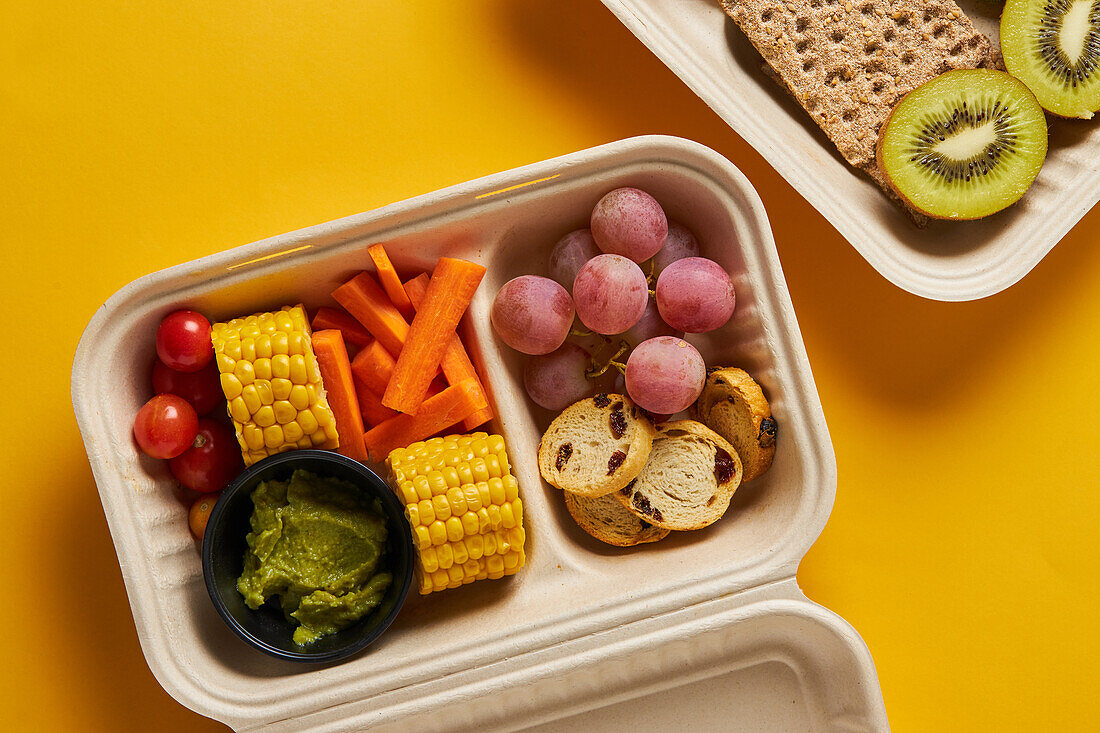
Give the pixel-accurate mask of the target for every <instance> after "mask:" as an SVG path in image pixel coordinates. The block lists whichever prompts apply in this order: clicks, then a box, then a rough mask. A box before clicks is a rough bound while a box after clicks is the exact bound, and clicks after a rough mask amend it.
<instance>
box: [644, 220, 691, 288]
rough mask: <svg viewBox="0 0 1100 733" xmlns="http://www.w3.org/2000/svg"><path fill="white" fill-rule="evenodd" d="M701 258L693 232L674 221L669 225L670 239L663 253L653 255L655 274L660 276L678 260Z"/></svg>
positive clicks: (667, 240)
mask: <svg viewBox="0 0 1100 733" xmlns="http://www.w3.org/2000/svg"><path fill="white" fill-rule="evenodd" d="M698 256H699V242H698V241H697V240H696V239H695V235H694V234H692V233H691V230H690V229H688V228H687V227H685V226H684V225H683V224H678V223H676V222H674V221H670V222H669V223H668V237H667V238H666V239H665V246H664V247H661V251H660V252H658V253H657V254H655V255H653V274H655V275H660V274H661V273H662V272H664V269H665V268H666V267H668V266H669V265H671V264H672V263H673V262H675V261H676V260H682V259H684V258H685V257H698Z"/></svg>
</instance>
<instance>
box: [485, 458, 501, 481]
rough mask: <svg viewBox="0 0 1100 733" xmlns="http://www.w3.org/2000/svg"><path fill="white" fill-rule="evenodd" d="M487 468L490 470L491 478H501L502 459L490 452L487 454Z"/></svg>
mask: <svg viewBox="0 0 1100 733" xmlns="http://www.w3.org/2000/svg"><path fill="white" fill-rule="evenodd" d="M485 470H486V471H488V472H489V478H490V479H498V480H499V479H500V476H501V473H500V459H499V458H497V457H496V456H495V455H493V454H492V453H490V454H489V455H487V456H485Z"/></svg>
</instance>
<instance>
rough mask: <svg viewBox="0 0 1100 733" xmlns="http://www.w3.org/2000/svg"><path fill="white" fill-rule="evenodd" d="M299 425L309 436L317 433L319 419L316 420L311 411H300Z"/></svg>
mask: <svg viewBox="0 0 1100 733" xmlns="http://www.w3.org/2000/svg"><path fill="white" fill-rule="evenodd" d="M298 424H299V425H301V426H302V430H304V431H305V432H306V434H307V435H310V434H312V433H315V432H317V428H318V425H317V418H315V417H314V416H313V413H312V412H310V411H309V410H299V411H298Z"/></svg>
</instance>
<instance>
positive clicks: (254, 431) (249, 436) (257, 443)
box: [241, 425, 264, 450]
mask: <svg viewBox="0 0 1100 733" xmlns="http://www.w3.org/2000/svg"><path fill="white" fill-rule="evenodd" d="M241 434H242V435H243V436H244V442H245V445H246V446H248V449H249V450H260V449H261V448H263V447H264V432H263V431H262V430H260V429H259V428H258V427H256V426H255V425H246V426H245V427H244V430H243V431H241Z"/></svg>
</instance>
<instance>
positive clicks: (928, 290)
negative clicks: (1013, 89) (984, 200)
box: [603, 0, 1100, 301]
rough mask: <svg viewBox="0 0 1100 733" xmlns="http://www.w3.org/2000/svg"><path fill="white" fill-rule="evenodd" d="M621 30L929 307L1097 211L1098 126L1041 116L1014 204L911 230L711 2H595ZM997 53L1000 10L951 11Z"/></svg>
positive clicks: (995, 283)
mask: <svg viewBox="0 0 1100 733" xmlns="http://www.w3.org/2000/svg"><path fill="white" fill-rule="evenodd" d="M603 3H604V5H606V6H607V7H608V8H609V9H610V10H611V11H612V12H613V13H614V14H615V15H616V16H617V17H618V18H619V20H621V21H622V22H623V24H624V25H626V27H627V28H629V29H630V30H631V32H633V33H634V35H635V36H637V37H638V39H639V40H641V41H642V43H644V44H645V45H646V46H647V47H648V48H649V50H651V51H652V52H653V53H654V54H655V55H656V56H657V57H658V58H659V59H661V60H662V61H663V62H664V63H665V64H666V65H667V66H668V67H669V68H670V69H671V70H672V71H673V72H674V73H675V74H676V75H677V76H679V77H680V78H681V79H682V80H683V81H684V83H685V84H687V85H688V86H689V87H691V89H692V90H693V91H694V92H695V93H696V94H698V95H699V97H700V98H701V99H702V100H703V101H704V102H706V103H707V104H708V105H710V107H711V108H712V109H713V110H714V111H715V112H717V113H718V115H719V116H720V117H721V118H722V119H724V120H725V121H726V122H727V123H728V124H729V126H730V127H732V128H733V129H734V131H736V132H737V134H738V135H740V136H741V137H742V138H744V139H745V142H747V143H748V144H749V145H752V146H753V147H754V148H756V150H757V151H758V152H759V153H760V154H761V155H762V156H764V158H765V159H766V160H767V161H768V162H769V163H770V164H771V165H772V167H773V168H775V170H776V171H778V172H779V174H780V175H781V176H783V177H784V178H785V179H787V182H788V183H790V184H791V186H793V187H794V188H795V190H797V191H798V192H799V193H800V194H802V196H803V197H804V198H805V199H806V200H807V201H809V202H810V204H811V205H812V206H813V207H814V208H815V209H817V210H818V211H820V212H821V214H822V215H823V216H824V217H825V218H826V219H828V220H829V222H830V223H831V224H832V225H833V226H834V227H836V229H837V231H839V232H840V233H841V234H842V235H843V236H844V238H845V239H847V240H848V241H849V242H850V243H851V245H852V246H853V247H855V248H856V251H858V252H859V253H860V254H861V255H863V257H864V258H865V259H866V260H867V261H868V262H869V263H870V264H871V266H872V267H874V268H875V269H876V270H878V271H879V272H880V273H881V274H882V275H883V276H884V277H885V278H886V279H887V280H889V281H890V282H892V283H894V284H895V285H897V286H898V287H900V288H903V289H905V290H908V291H909V292H911V293H915V294H917V295H921V296H924V297H926V298H932V299H934V300H952V301H960V300H976V299H978V298H984V297H986V296H989V295H993V294H994V293H998V292H1000V291H1002V290H1004V289H1005V288H1007V287H1009V286H1011V285H1013V284H1014V283H1016V282H1017V281H1018V280H1020V279H1021V278H1022V277H1023V276H1024V275H1026V274H1027V273H1029V272H1031V270H1032V268H1034V267H1035V265H1037V264H1038V263H1039V261H1040V260H1042V259H1043V257H1044V256H1046V254H1047V252H1049V251H1050V250H1051V249H1053V248H1054V245H1055V244H1057V243H1058V242H1059V240H1061V239H1062V237H1064V236H1065V235H1066V233H1067V232H1069V230H1070V229H1072V228H1073V226H1074V225H1075V224H1076V223H1077V222H1078V221H1080V220H1081V217H1083V216H1084V215H1085V214H1086V213H1088V211H1089V209H1091V208H1092V207H1093V205H1095V204H1096V202H1097V201H1100V124H1097V121H1096V120H1092V121H1083V120H1055V119H1053V118H1050V117H1048V123H1049V126H1050V131H1051V137H1050V148H1049V151H1048V153H1047V159H1046V163H1045V164H1044V165H1043V170H1042V171H1041V172H1040V173H1039V177H1038V178H1037V179H1036V180H1035V183H1034V185H1032V187H1031V189H1030V190H1029V191H1028V192H1027V194H1026V195H1025V196H1024V197H1023V198H1022V199H1021V200H1020V201H1019V202H1017V203H1016V204H1014V205H1013V206H1011V207H1009V208H1008V209H1006V210H1005V211H1002V212H1000V213H998V214H995V215H993V216H990V217H987V218H985V219H981V220H978V221H970V222H949V221H933V222H932V223H931V224H929V225H928V227H927V228H924V229H920V228H918V227H917V226H915V225H914V224H913V223H912V222H910V221H909V219H907V218H906V216H905V215H904V214H903V213H902V212H901V209H899V208H898V207H897V206H895V205H894V204H892V203H890V202H889V201H888V200H887V198H886V196H885V195H884V194H883V192H882V190H881V189H880V188H879V187H878V186H876V185H875V184H874V183H872V182H871V180H870V179H869V178H867V177H866V176H863V175H862V174H859V173H857V172H856V171H855V170H854V169H853V168H851V167H850V166H849V165H848V164H847V163H845V162H844V159H843V158H841V156H840V154H839V153H838V152H837V151H836V148H835V147H834V146H833V144H832V143H831V142H830V141H829V139H828V138H827V137H826V136H825V133H824V132H822V131H821V129H820V128H818V126H817V125H816V124H814V122H813V121H812V120H811V119H810V116H809V115H808V114H806V112H805V110H803V109H802V107H801V106H800V105H799V104H798V102H796V101H795V100H794V98H793V97H792V96H791V95H790V94H789V93H787V92H786V91H785V90H783V89H781V88H780V86H779V85H778V84H777V83H776V82H774V81H772V80H771V79H769V78H768V77H767V76H766V75H765V74H764V72H763V71H762V69H761V65H762V64H763V63H764V61H763V59H762V58H761V57H760V55H759V54H758V53H757V52H756V49H754V48H753V46H752V44H751V43H749V41H748V39H747V38H745V36H744V34H742V33H741V31H740V29H739V28H738V27H737V24H736V23H734V22H733V20H732V19H730V18H729V17H727V16H726V14H725V12H724V11H723V10H722V7H721V6H720V5H719V2H718V0H678V1H677V2H669V0H603ZM958 4H959V6H960V7H961V8H962V9H963V10H964V11H966V14H967V15H968V16H969V17H970V18H971V20H973V21H974V25H975V26H976V27H977V28H978V30H980V31H982V32H983V33H985V34H986V35H987V36H988V37H989V38H990V40H992V41H993V44H994V46H997V45H998V44H999V39H1000V31H999V28H1000V7H1001V6H1000V4H999V3H990V2H987V1H985V0H958Z"/></svg>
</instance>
